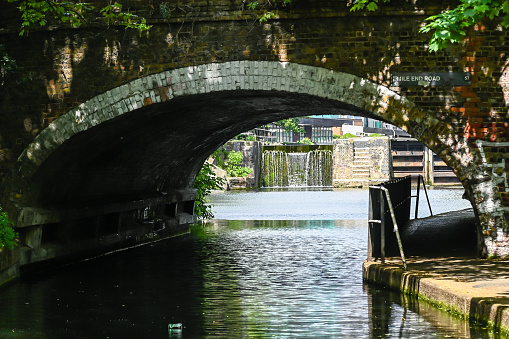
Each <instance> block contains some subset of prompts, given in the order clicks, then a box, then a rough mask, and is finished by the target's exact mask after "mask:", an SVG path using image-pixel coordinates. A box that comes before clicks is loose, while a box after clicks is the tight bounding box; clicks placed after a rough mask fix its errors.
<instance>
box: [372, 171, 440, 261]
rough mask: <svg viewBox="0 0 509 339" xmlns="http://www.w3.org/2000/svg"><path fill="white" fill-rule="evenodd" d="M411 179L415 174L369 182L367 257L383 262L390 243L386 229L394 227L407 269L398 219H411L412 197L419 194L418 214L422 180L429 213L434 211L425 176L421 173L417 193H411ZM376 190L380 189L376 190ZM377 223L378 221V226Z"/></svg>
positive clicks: (402, 220) (416, 213)
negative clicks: (377, 182)
mask: <svg viewBox="0 0 509 339" xmlns="http://www.w3.org/2000/svg"><path fill="white" fill-rule="evenodd" d="M411 181H412V176H406V177H404V178H399V179H396V180H391V181H387V182H384V183H382V184H379V185H376V186H369V200H370V203H369V219H368V224H369V244H368V260H372V259H373V257H379V258H380V260H381V262H382V264H384V263H385V256H386V244H387V238H386V231H387V229H390V227H392V231H393V232H394V233H395V234H396V242H397V245H398V250H399V254H400V256H401V260H402V261H403V268H404V269H405V270H406V269H407V265H406V258H405V252H404V250H403V243H402V241H401V235H400V231H399V227H398V223H400V224H406V223H407V222H408V221H409V220H410V209H411V199H412V198H416V203H415V215H414V218H415V219H417V218H418V215H419V197H420V186H421V183H422V185H423V188H424V193H425V195H426V200H427V202H428V207H429V211H430V214H431V215H433V212H432V211H431V205H430V202H429V197H428V192H427V190H426V185H425V184H424V179H423V177H422V176H421V175H419V176H418V177H417V191H416V195H412V194H411V192H412V191H411ZM376 191H378V192H377V193H375V192H376ZM391 194H394V196H395V197H396V198H395V199H391ZM384 197H385V198H384ZM388 212H390V216H391V218H390V219H389V220H387V218H386V214H387V213H388ZM376 225H378V227H377V226H376ZM377 237H379V238H380V239H379V242H378V241H377V240H378V239H376V238H377ZM377 242H378V243H379V244H380V245H379V248H378V247H377V244H376V243H377Z"/></svg>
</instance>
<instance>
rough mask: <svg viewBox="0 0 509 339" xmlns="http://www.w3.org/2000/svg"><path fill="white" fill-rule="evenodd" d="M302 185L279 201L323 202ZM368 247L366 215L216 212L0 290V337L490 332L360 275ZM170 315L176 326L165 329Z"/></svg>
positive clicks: (248, 206) (248, 204)
mask: <svg viewBox="0 0 509 339" xmlns="http://www.w3.org/2000/svg"><path fill="white" fill-rule="evenodd" d="M347 192H348V191H347ZM309 193H312V192H304V193H303V194H304V195H301V196H300V197H298V196H294V195H293V193H292V194H290V195H289V196H286V197H282V199H283V200H282V201H283V202H285V203H288V202H295V201H304V202H305V203H306V202H307V203H313V204H314V203H315V202H314V200H316V201H320V202H321V204H322V205H324V201H326V200H324V199H323V197H322V198H320V197H318V196H317V197H316V199H315V197H314V196H311V197H310V196H309V195H308V194H309ZM335 193H336V194H337V192H335ZM232 195H235V196H236V197H237V198H238V197H241V195H239V194H232ZM355 197H356V195H355V194H354V193H352V194H349V193H348V194H346V195H343V199H342V200H343V201H344V202H345V204H347V205H348V204H349V202H350V201H352V200H355ZM271 199H272V198H271ZM305 199H307V200H305ZM226 200H227V199H226ZM340 200H341V199H338V200H333V201H340ZM238 201H240V200H238ZM270 201H272V202H273V203H277V201H276V200H270ZM305 203H304V204H303V205H304V206H305V205H306V204H305ZM242 204H243V205H244V210H245V211H246V213H248V214H250V213H254V211H255V210H256V209H257V207H259V206H257V205H256V204H253V205H252V198H251V195H249V194H246V195H245V196H244V200H243V202H242ZM303 205H301V206H303ZM338 206H339V205H338ZM216 207H220V206H218V205H216ZM302 208H303V207H301V209H302ZM327 208H329V207H325V208H324V209H327ZM324 209H322V210H324ZM284 213H287V212H284ZM353 213H354V214H355V213H358V211H357V210H354V211H353ZM364 213H366V210H364ZM366 246H367V227H366V220H365V219H356V220H355V219H354V220H347V218H341V220H240V221H239V220H229V221H226V220H215V221H213V222H211V223H210V224H208V225H206V226H205V227H203V226H201V225H196V226H194V227H193V228H192V233H191V234H189V235H188V236H185V237H180V238H175V239H169V240H166V241H161V242H158V243H154V244H151V245H148V246H143V247H139V248H135V249H132V250H129V251H125V252H121V253H116V254H113V255H109V256H105V257H102V258H98V259H95V260H91V261H88V262H84V263H81V264H79V265H74V266H68V267H66V268H63V269H60V270H57V271H51V272H48V273H47V274H43V275H38V276H37V277H34V279H32V280H28V281H23V282H21V283H17V284H15V285H12V286H10V287H9V288H7V289H6V290H4V291H2V292H1V293H0V305H1V306H2V307H0V337H1V338H4V337H5V338H108V337H109V338H269V337H271V338H272V337H275V338H370V337H372V338H379V337H384V338H419V337H421V338H429V337H439V338H444V337H448V336H449V337H454V338H497V336H496V335H495V334H490V333H489V332H486V331H482V330H480V329H476V328H473V327H470V326H469V324H468V322H464V321H460V320H458V319H456V318H454V317H452V316H450V315H449V314H447V313H442V312H440V311H438V310H436V309H434V308H431V307H429V306H428V305H427V304H425V303H424V304H423V303H420V302H418V301H416V300H415V299H411V298H407V297H404V296H401V295H400V294H399V293H392V292H389V291H386V290H380V289H376V288H372V287H365V286H363V284H362V274H361V273H362V272H361V267H362V262H363V260H364V258H365V256H366ZM403 319H404V320H403ZM174 323H182V324H183V328H182V330H181V331H172V332H169V331H168V325H169V324H174Z"/></svg>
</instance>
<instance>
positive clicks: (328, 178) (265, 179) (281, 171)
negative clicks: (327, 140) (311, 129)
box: [261, 146, 333, 187]
mask: <svg viewBox="0 0 509 339" xmlns="http://www.w3.org/2000/svg"><path fill="white" fill-rule="evenodd" d="M276 147H277V149H274V148H276ZM325 147H326V146H325ZM325 147H324V146H320V148H318V146H315V148H316V149H314V150H309V148H310V146H273V147H271V148H273V149H265V150H263V153H262V159H261V160H262V164H261V172H262V173H261V175H262V183H261V185H262V186H264V187H314V186H332V167H333V160H332V149H321V148H325ZM265 148H269V147H267V146H266V147H265ZM281 148H287V149H281ZM327 148H328V147H327ZM299 150H300V152H295V151H299Z"/></svg>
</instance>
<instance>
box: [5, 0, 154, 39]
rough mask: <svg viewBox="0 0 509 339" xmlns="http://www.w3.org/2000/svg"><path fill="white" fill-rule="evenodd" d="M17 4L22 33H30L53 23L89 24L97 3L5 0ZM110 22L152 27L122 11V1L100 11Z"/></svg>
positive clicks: (128, 26)
mask: <svg viewBox="0 0 509 339" xmlns="http://www.w3.org/2000/svg"><path fill="white" fill-rule="evenodd" d="M3 1H7V2H10V3H14V4H15V5H16V6H17V7H18V9H19V11H20V14H21V19H22V22H21V27H20V32H19V34H20V35H27V34H28V33H29V32H30V31H31V30H33V29H35V28H37V27H44V26H47V25H48V24H50V23H52V22H56V23H58V24H63V25H69V26H70V27H80V26H81V25H82V24H83V23H86V22H87V21H88V20H87V16H89V15H90V13H91V12H92V11H93V10H94V6H92V5H90V4H89V3H87V2H80V1H79V0H75V1H57V0H42V1H37V0H23V1H22V0H3ZM99 12H100V14H101V15H103V16H104V17H105V18H106V20H107V22H108V24H116V25H121V26H124V27H126V28H134V29H137V30H138V31H139V32H140V34H141V33H143V32H146V33H147V34H148V31H149V29H150V28H151V27H152V26H150V25H147V22H146V20H145V18H142V17H139V16H137V15H135V14H133V13H130V12H125V11H123V10H122V5H121V4H120V3H118V2H115V3H111V2H110V3H109V4H108V5H106V6H104V7H103V8H101V9H100V10H99Z"/></svg>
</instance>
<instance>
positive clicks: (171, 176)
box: [27, 90, 377, 209]
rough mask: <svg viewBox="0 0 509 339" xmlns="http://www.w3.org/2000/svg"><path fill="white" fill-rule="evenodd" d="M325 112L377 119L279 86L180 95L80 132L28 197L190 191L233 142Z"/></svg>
mask: <svg viewBox="0 0 509 339" xmlns="http://www.w3.org/2000/svg"><path fill="white" fill-rule="evenodd" d="M318 112H327V113H330V114H356V115H363V116H369V117H372V118H377V117H376V116H375V115H373V114H370V113H368V112H364V111H362V110H360V109H358V108H356V107H353V106H350V105H348V104H345V103H342V102H337V101H332V100H329V99H324V98H318V97H314V96H311V95H306V94H295V93H285V92H277V91H248V90H237V91H234V92H231V91H224V92H214V93H208V94H200V95H191V96H185V97H180V98H175V99H173V100H169V101H166V102H162V103H156V104H151V105H149V106H145V107H142V108H140V109H137V110H135V111H131V112H127V113H125V114H123V115H121V116H118V117H116V118H114V119H111V120H108V121H106V122H104V123H101V124H100V125H97V126H95V127H93V128H90V129H88V130H86V131H83V132H80V133H77V134H75V135H73V136H72V137H71V138H70V139H68V140H67V141H65V142H64V143H63V144H62V145H60V146H59V147H58V148H57V149H56V150H55V151H54V152H53V153H52V154H51V155H50V156H49V157H48V158H47V159H46V161H44V163H43V164H42V165H41V166H40V167H39V169H38V170H37V172H36V173H35V175H34V176H33V178H32V180H31V184H30V186H29V187H28V191H27V199H28V201H31V202H32V203H33V204H35V205H36V206H38V207H42V208H48V209H52V208H55V207H57V208H59V209H60V208H61V206H65V205H67V204H73V205H80V204H84V205H90V204H92V203H97V202H101V201H129V200H132V199H138V198H142V197H145V196H151V195H154V194H161V192H163V193H162V194H166V193H169V192H173V191H176V190H185V189H190V188H192V187H193V184H194V178H195V176H196V174H197V172H198V171H199V169H200V168H201V166H202V165H203V162H204V161H205V160H206V158H207V157H208V156H209V155H210V154H211V153H212V152H214V151H215V150H216V149H217V148H219V146H221V145H222V144H223V143H224V142H226V141H227V140H229V139H231V138H232V137H234V136H236V135H238V134H240V133H241V132H244V131H246V130H249V129H252V128H255V127H259V126H261V125H263V124H266V123H269V122H272V121H277V120H281V119H285V118H289V117H297V116H304V115H310V114H313V113H318ZM48 178H52V179H51V180H48Z"/></svg>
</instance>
